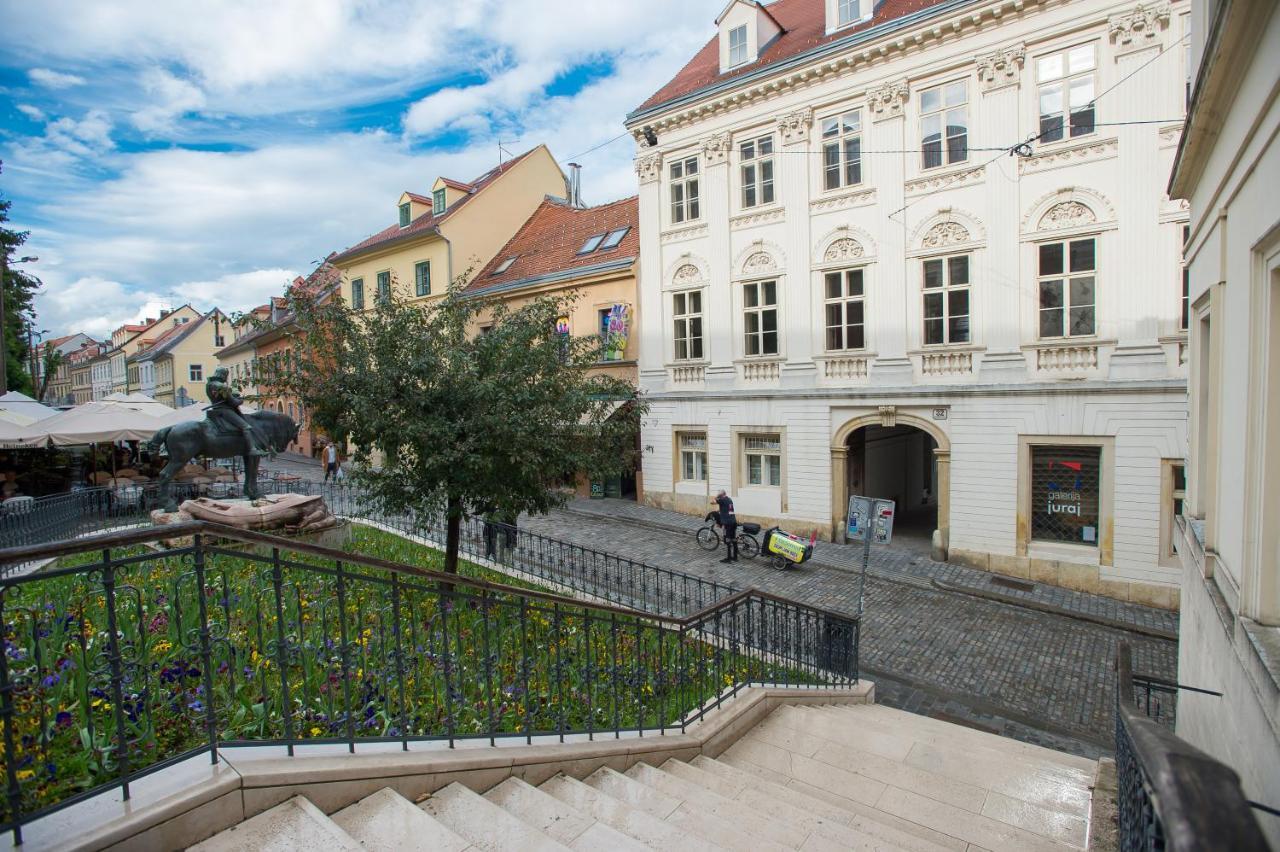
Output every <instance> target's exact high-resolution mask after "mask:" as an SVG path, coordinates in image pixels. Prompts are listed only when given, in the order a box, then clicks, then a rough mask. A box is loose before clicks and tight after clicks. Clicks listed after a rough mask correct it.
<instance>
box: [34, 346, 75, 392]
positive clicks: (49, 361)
mask: <svg viewBox="0 0 1280 852" xmlns="http://www.w3.org/2000/svg"><path fill="white" fill-rule="evenodd" d="M66 360H67V359H66V357H64V356H63V354H62V353H61V352H59V351H58V350H57V349H55V348H54V347H52V346H46V347H45V348H44V355H43V356H40V387H39V388H38V389H37V390H38V391H39V392H38V393H36V394H34V396H35V398H36V399H38V400H40V401H41V402H43V401H44V396H45V394H46V393H48V392H49V385H50V384H51V383H52V382H53V376H54V373H56V372H58V368H59V367H61V366H62V365H63V363H64V362H65V361H66ZM56 402H62V400H60V399H59V400H56Z"/></svg>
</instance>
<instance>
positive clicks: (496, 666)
mask: <svg viewBox="0 0 1280 852" xmlns="http://www.w3.org/2000/svg"><path fill="white" fill-rule="evenodd" d="M50 559H54V560H56V562H54V563H52V564H49V565H47V566H46V567H44V568H43V569H42V570H40V571H38V572H34V573H28V574H24V575H21V576H19V575H10V576H6V577H0V638H2V640H3V653H0V729H2V730H0V736H2V738H3V739H2V742H3V747H4V757H5V759H4V768H3V773H4V779H3V783H4V789H5V795H4V802H3V807H2V808H0V831H8V830H11V831H13V833H14V839H15V842H21V829H22V826H23V825H24V824H26V823H28V822H30V821H31V820H33V819H36V818H39V817H41V816H44V815H47V814H49V813H51V812H53V811H55V810H58V809H61V808H65V807H67V806H69V805H71V804H74V803H76V802H79V801H82V800H84V799H86V798H88V797H90V796H93V795H96V794H99V793H101V792H103V791H105V790H109V789H117V788H118V789H120V790H121V791H122V794H123V796H124V797H125V798H128V796H129V785H130V783H131V782H133V781H135V780H136V779H137V778H138V777H140V776H142V775H144V774H147V773H151V772H155V771H157V770H158V769H162V768H164V767H166V766H169V765H171V764H173V763H175V762H177V761H179V760H183V759H186V758H190V757H192V756H193V755H199V754H205V753H207V754H208V755H209V756H210V759H211V760H212V761H214V762H216V761H217V759H218V752H219V750H220V749H226V748H235V747H238V746H248V745H255V746H260V745H264V744H274V745H280V746H283V747H285V748H287V750H288V752H289V753H290V754H292V753H293V751H294V748H295V747H296V746H299V745H302V744H316V743H330V744H332V743H341V744H345V745H346V746H347V747H348V749H349V750H354V749H355V747H356V745H357V744H358V743H369V742H398V743H400V744H401V747H402V748H404V749H408V748H409V744H410V743H411V742H415V741H424V740H438V741H441V743H442V744H447V745H448V746H449V747H452V746H453V745H454V744H455V743H456V742H457V741H458V740H460V739H464V738H481V739H488V740H489V742H490V743H491V744H492V743H494V742H496V740H497V738H498V737H509V736H516V737H521V738H523V739H524V741H525V742H531V741H532V739H533V738H534V737H535V736H543V735H552V736H557V737H558V738H559V739H560V740H563V739H564V738H565V737H567V736H570V735H585V736H587V737H595V736H601V735H604V736H613V737H618V736H621V735H623V734H624V733H630V734H632V735H635V734H638V735H641V736H643V735H644V734H646V733H649V734H665V733H667V732H669V731H672V730H683V729H684V727H685V726H686V725H688V724H689V723H690V722H691V721H693V720H696V719H698V718H701V717H702V716H703V715H705V714H706V713H708V712H710V711H712V710H714V709H715V708H716V707H718V706H719V705H720V704H721V703H722V702H723V701H724V700H725V699H726V698H727V697H728V696H731V695H733V694H735V693H736V692H738V691H739V690H741V689H743V688H744V687H746V686H748V685H753V684H780V685H797V686H799V685H805V686H827V687H849V686H852V685H854V684H855V683H856V682H857V679H858V669H857V659H858V656H857V640H858V622H857V621H856V620H855V619H849V618H847V617H845V616H842V615H840V614H838V613H832V612H827V611H824V610H822V609H819V608H815V607H809V606H805V605H802V604H797V603H795V602H792V601H787V600H784V599H781V598H777V597H775V596H772V595H769V594H765V593H762V592H758V591H755V590H743V591H739V592H737V593H735V594H732V595H730V596H728V597H727V598H725V599H724V600H721V601H718V602H715V603H713V604H711V605H710V606H707V607H704V608H703V609H701V610H700V611H698V612H695V613H691V614H689V615H687V616H684V617H679V618H677V617H670V616H662V615H654V614H650V613H644V612H640V611H637V610H635V609H632V608H628V607H623V606H618V605H611V604H607V603H598V602H584V601H581V600H576V599H573V598H568V597H563V596H560V595H556V594H552V593H547V592H543V591H537V590H530V589H518V588H513V587H511V586H506V585H500V584H496V583H492V582H487V581H485V580H483V579H476V578H473V577H466V576H460V575H455V574H442V573H439V572H434V571H429V570H424V569H422V568H419V567H415V566H412V565H404V564H397V563H394V562H390V561H387V560H383V559H378V558H373V557H369V556H363V555H358V554H353V553H348V552H344V551H339V550H332V549H328V548H325V547H320V546H317V545H314V544H308V543H304V542H301V541H297V540H291V539H281V538H277V537H273V536H269V535H264V534H261V533H256V532H247V531H243V530H235V529H231V528H228V527H222V526H219V525H214V524H206V523H202V522H191V523H186V524H177V525H170V526H166V527H147V528H143V529H136V530H125V531H116V532H111V533H107V534H104V535H99V536H93V537H88V538H81V539H77V540H73V541H65V542H59V543H53V544H42V545H34V546H26V547H19V548H10V549H7V550H0V566H3V565H6V564H13V563H31V562H36V561H46V560H50Z"/></svg>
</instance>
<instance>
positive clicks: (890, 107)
mask: <svg viewBox="0 0 1280 852" xmlns="http://www.w3.org/2000/svg"><path fill="white" fill-rule="evenodd" d="M908 93H909V90H908V88H907V81H906V80H898V81H896V82H893V83H885V84H883V85H880V86H876V87H875V88H874V89H870V90H868V91H867V106H868V108H869V109H870V110H871V118H872V120H874V121H883V120H884V119H886V118H898V117H900V116H901V115H902V107H903V104H905V103H906V102H907V95H908Z"/></svg>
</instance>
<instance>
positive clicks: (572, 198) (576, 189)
mask: <svg viewBox="0 0 1280 852" xmlns="http://www.w3.org/2000/svg"><path fill="white" fill-rule="evenodd" d="M569 206H570V207H575V208H580V207H582V166H580V165H578V164H577V163H570V164H569Z"/></svg>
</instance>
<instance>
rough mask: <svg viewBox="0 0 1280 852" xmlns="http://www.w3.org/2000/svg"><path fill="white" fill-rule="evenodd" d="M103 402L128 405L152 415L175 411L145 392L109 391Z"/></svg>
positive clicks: (164, 414) (162, 414) (160, 415)
mask: <svg viewBox="0 0 1280 852" xmlns="http://www.w3.org/2000/svg"><path fill="white" fill-rule="evenodd" d="M102 402H112V403H116V404H118V405H127V406H129V407H130V408H136V409H138V410H139V411H141V412H142V413H144V414H150V415H151V416H152V417H165V416H167V415H169V414H171V413H172V412H173V409H172V408H170V407H169V406H167V405H165V404H164V403H163V402H156V401H155V400H154V399H152V398H151V397H149V396H147V395H146V394H144V393H109V394H107V395H106V396H104V397H103V398H102Z"/></svg>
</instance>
